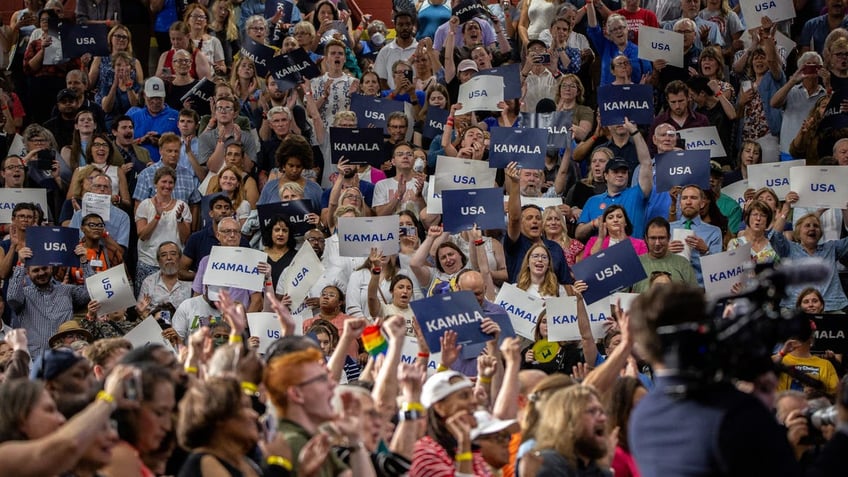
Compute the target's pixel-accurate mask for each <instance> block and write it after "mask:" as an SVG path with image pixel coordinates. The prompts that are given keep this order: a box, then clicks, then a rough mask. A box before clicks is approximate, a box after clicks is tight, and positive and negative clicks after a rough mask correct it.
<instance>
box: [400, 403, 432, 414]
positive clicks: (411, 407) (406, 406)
mask: <svg viewBox="0 0 848 477" xmlns="http://www.w3.org/2000/svg"><path fill="white" fill-rule="evenodd" d="M400 409H401V411H418V412H424V411H426V409H424V405H423V404H421V403H420V402H405V403H403V404H401V405H400Z"/></svg>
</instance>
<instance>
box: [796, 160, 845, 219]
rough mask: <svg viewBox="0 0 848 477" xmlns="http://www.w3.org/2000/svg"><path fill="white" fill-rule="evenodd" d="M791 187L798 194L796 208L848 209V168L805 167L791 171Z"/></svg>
mask: <svg viewBox="0 0 848 477" xmlns="http://www.w3.org/2000/svg"><path fill="white" fill-rule="evenodd" d="M789 186H790V188H791V189H792V190H793V191H794V192H797V193H798V202H797V203H795V207H811V208H819V209H829V208H833V209H844V208H846V207H848V167H845V166H805V167H793V168H792V169H790V170H789Z"/></svg>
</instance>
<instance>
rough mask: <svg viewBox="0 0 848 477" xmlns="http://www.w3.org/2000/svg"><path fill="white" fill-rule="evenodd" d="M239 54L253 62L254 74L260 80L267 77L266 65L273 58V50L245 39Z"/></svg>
mask: <svg viewBox="0 0 848 477" xmlns="http://www.w3.org/2000/svg"><path fill="white" fill-rule="evenodd" d="M239 54H240V55H242V56H246V57H248V58H250V59H251V60H253V64H254V65H255V66H256V74H258V75H259V76H260V77H261V78H264V77H266V76H268V65H269V62H270V61H271V58H273V57H274V49H273V48H271V47H270V46H265V45H263V44H261V43H257V42H255V41H253V40H251V39H250V38H247V37H245V39H244V41H243V42H242V44H241V51H240V52H239Z"/></svg>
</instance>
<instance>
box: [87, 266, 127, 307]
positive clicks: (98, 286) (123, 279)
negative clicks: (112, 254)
mask: <svg viewBox="0 0 848 477" xmlns="http://www.w3.org/2000/svg"><path fill="white" fill-rule="evenodd" d="M85 288H86V289H88V296H89V297H90V298H91V300H92V301H95V300H96V301H97V302H98V303H100V309H99V310H98V311H97V313H99V314H100V315H108V314H109V313H112V312H113V311H123V310H125V309H127V308H129V307H131V306H134V305H135V295H133V287H132V284H130V280H129V279H128V278H127V269H126V268H124V266H123V265H116V266H114V267H112V268H110V269H108V270H106V271H103V272H100V273H97V274H95V275H92V276H90V277H88V278H86V279H85Z"/></svg>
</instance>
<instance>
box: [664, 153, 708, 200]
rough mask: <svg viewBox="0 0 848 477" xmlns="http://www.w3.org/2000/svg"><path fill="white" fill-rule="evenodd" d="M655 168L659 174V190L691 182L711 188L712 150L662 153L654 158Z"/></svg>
mask: <svg viewBox="0 0 848 477" xmlns="http://www.w3.org/2000/svg"><path fill="white" fill-rule="evenodd" d="M654 169H655V171H656V174H657V175H656V177H657V192H666V191H668V190H670V189H671V188H672V187H674V186H685V185H690V184H694V185H697V186H699V187H701V188H702V189H704V190H707V189H709V188H710V151H709V150H707V149H692V150H688V151H671V152H666V153H663V154H660V155H658V156H657V157H656V158H655V159H654Z"/></svg>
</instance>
